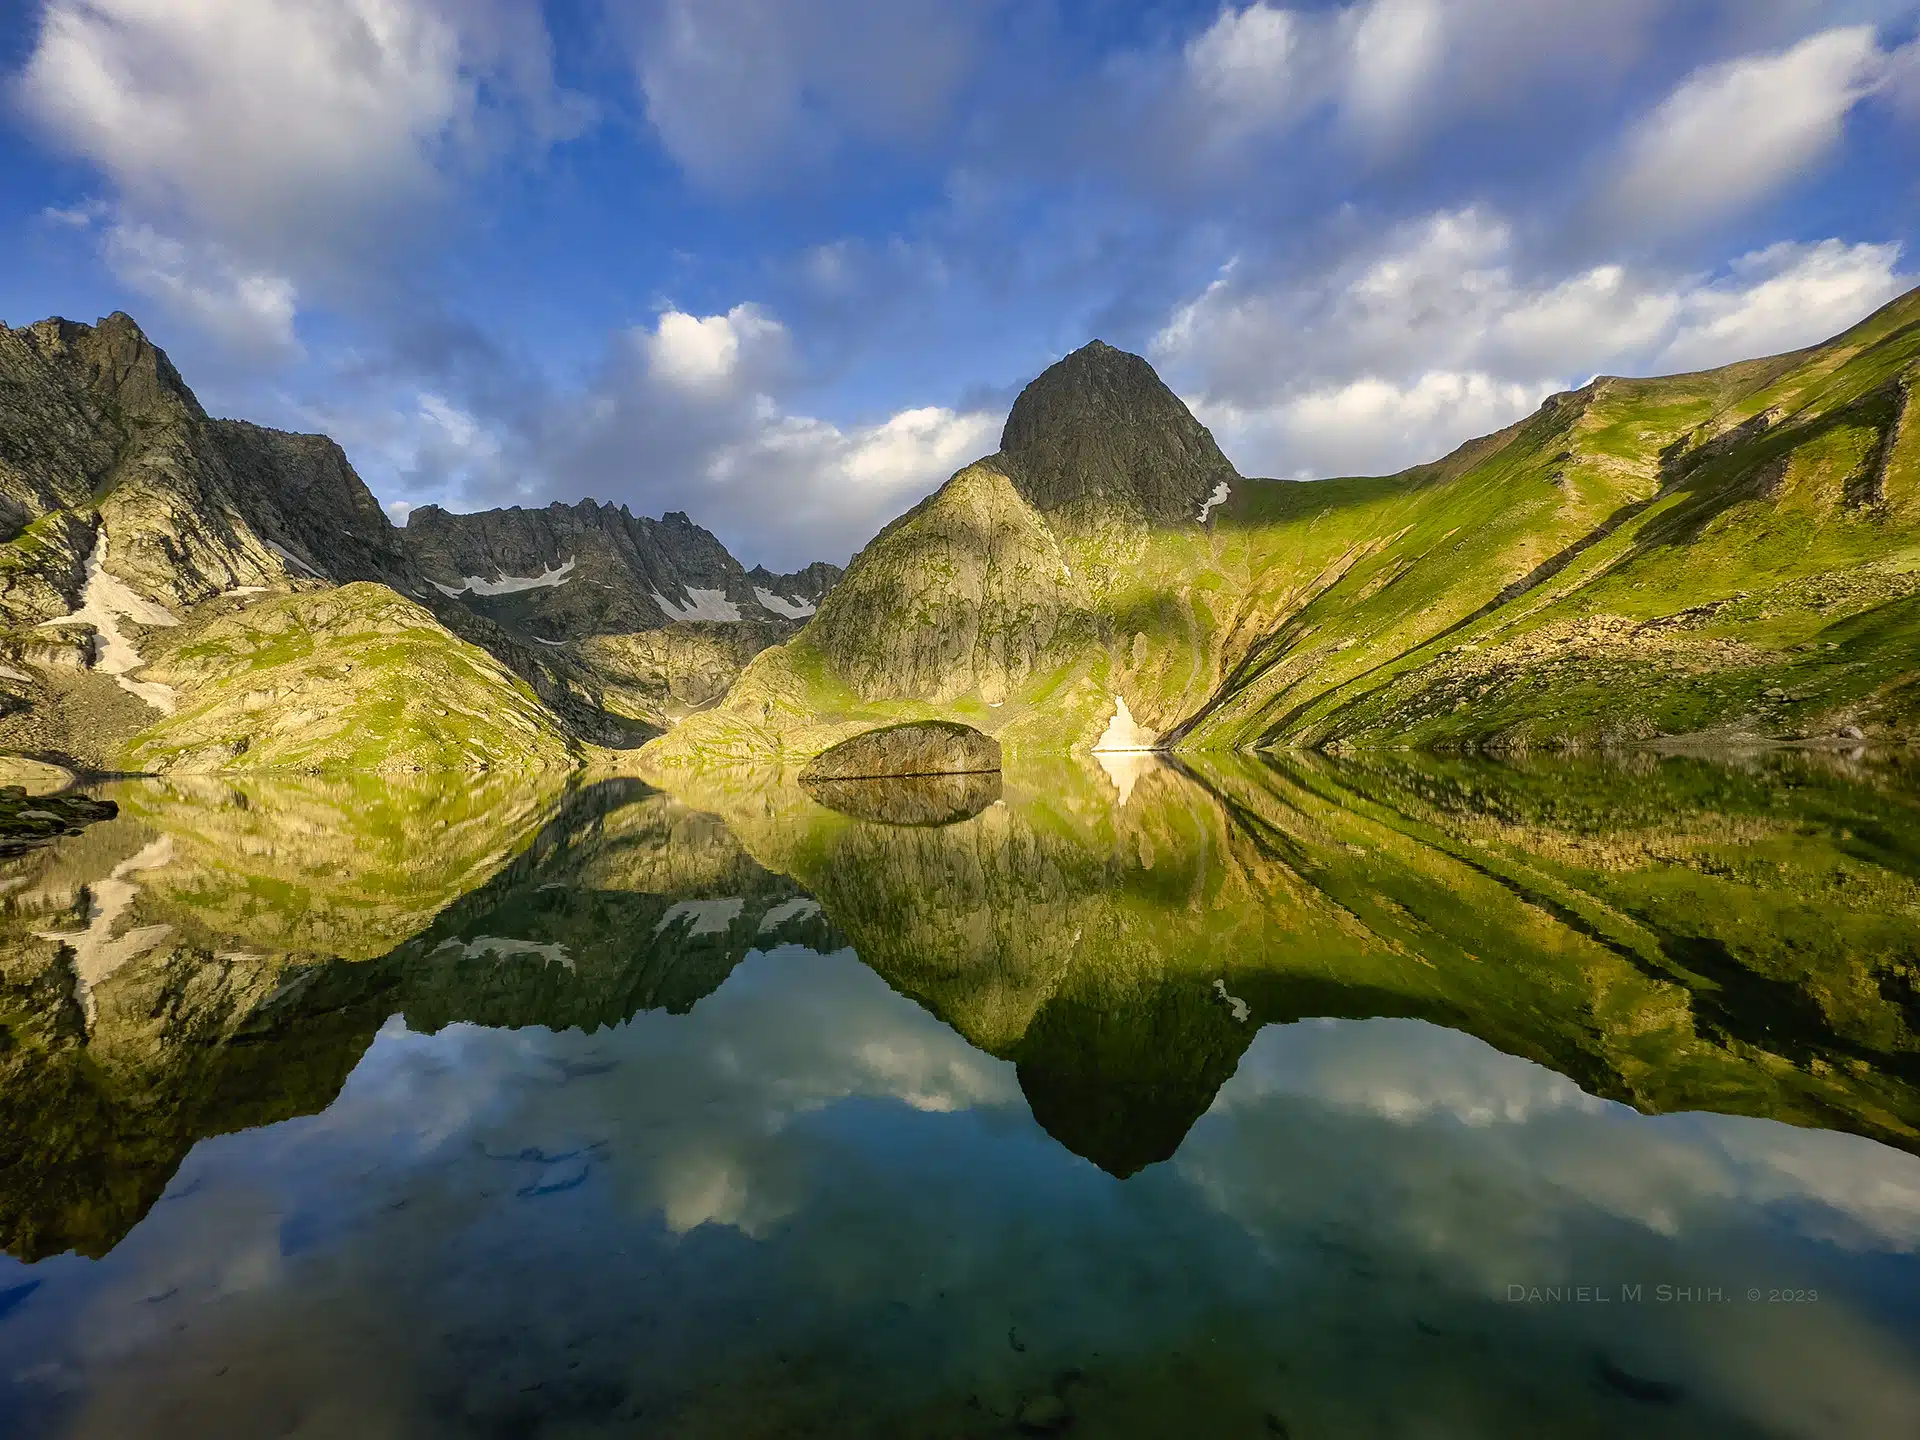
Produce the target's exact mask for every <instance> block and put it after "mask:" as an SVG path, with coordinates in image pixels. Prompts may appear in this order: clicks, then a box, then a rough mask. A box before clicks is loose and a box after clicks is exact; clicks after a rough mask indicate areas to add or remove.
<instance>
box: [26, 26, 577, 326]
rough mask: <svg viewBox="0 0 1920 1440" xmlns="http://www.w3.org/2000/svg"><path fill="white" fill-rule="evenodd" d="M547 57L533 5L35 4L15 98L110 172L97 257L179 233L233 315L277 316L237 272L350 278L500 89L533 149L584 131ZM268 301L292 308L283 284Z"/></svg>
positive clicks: (430, 197)
mask: <svg viewBox="0 0 1920 1440" xmlns="http://www.w3.org/2000/svg"><path fill="white" fill-rule="evenodd" d="M550 50H551V47H550V44H549V42H548V40H547V36H546V32H545V29H544V26H543V24H542V23H541V21H540V18H539V11H538V8H537V6H535V5H533V4H532V3H531V0H475V3H471V4H461V5H457V6H456V5H451V4H446V3H443V0H49V3H48V4H47V6H46V9H45V11H44V13H43V16H42V19H41V24H40V29H39V33H38V36H37V40H36V43H35V45H34V48H33V51H32V53H31V55H30V56H29V58H28V60H27V62H26V65H25V68H24V69H23V71H22V72H21V73H20V75H19V76H18V78H17V91H18V95H19V98H20V101H21V103H22V105H23V107H24V109H25V110H26V112H27V113H28V115H29V116H31V117H32V118H33V119H34V120H35V121H36V122H37V123H38V124H39V126H40V127H41V128H42V129H43V130H44V131H45V132H46V133H47V134H48V135H49V136H51V137H52V138H53V139H54V140H55V141H56V142H57V143H58V144H60V145H61V146H63V147H64V148H66V149H67V150H69V151H71V152H73V153H75V154H78V155H80V156H82V157H84V158H86V159H87V160H89V161H91V162H93V163H94V164H95V165H97V166H98V167H99V168H100V170H101V171H102V172H103V173H104V174H105V175H106V176H107V177H108V179H109V180H110V182H111V184H112V187H113V190H114V192H115V200H114V209H115V212H116V213H117V214H118V215H119V216H121V217H122V219H123V221H124V222H125V223H124V225H123V226H122V227H121V228H120V229H119V230H115V231H110V232H108V236H107V243H108V260H109V263H110V264H113V263H115V262H114V257H113V247H114V245H115V243H116V241H115V239H114V237H115V236H116V235H118V236H119V237H120V238H119V241H118V242H117V243H119V245H120V246H121V248H122V250H123V251H125V252H127V253H128V254H132V255H134V256H135V257H136V258H135V260H133V261H130V262H128V263H132V264H144V263H145V262H142V261H139V260H138V259H137V256H138V255H139V254H140V253H144V252H151V251H153V250H154V248H155V245H156V242H155V241H154V240H153V239H152V238H151V237H152V236H154V235H166V236H173V237H179V238H178V243H179V244H181V245H183V246H185V247H187V249H188V250H189V251H200V250H204V251H205V252H206V253H209V254H212V253H218V254H220V255H223V256H226V257H228V260H227V261H226V262H222V263H227V264H230V265H231V266H232V267H233V268H234V270H235V271H236V274H238V275H240V276H241V277H242V278H241V280H240V282H239V283H238V284H237V287H236V288H237V289H238V290H239V291H241V292H245V293H243V294H242V298H241V299H240V301H239V310H238V313H241V314H247V313H255V312H258V313H260V314H269V313H271V314H273V315H274V316H276V318H275V319H274V321H273V323H275V324H277V323H279V322H278V319H277V314H278V309H277V307H278V304H279V302H278V300H276V301H274V302H273V303H267V301H266V300H265V298H264V296H263V294H262V292H261V291H260V290H259V287H258V286H257V285H251V286H250V284H249V283H248V281H249V277H256V276H259V275H262V274H267V273H271V274H276V275H282V274H284V275H293V276H295V277H296V278H299V277H308V278H312V279H317V280H320V281H324V282H333V283H348V282H350V281H351V280H352V279H353V278H354V276H353V273H352V272H354V271H355V268H356V267H357V266H360V267H363V266H364V262H365V260H366V258H367V256H368V255H369V254H370V253H372V252H378V251H379V250H381V249H382V248H383V247H384V246H385V245H386V244H387V243H388V242H389V241H391V240H392V239H393V237H394V236H395V235H396V234H398V233H401V232H402V231H404V230H405V228H406V226H405V221H406V218H407V217H408V216H409V215H413V214H416V213H418V212H420V211H421V210H422V209H423V208H424V207H427V206H430V205H432V204H433V203H435V202H436V201H438V200H441V199H443V198H444V197H445V196H446V194H447V193H448V192H449V188H450V187H449V179H448V173H449V170H450V169H451V168H454V167H457V166H458V165H460V164H462V163H464V162H465V161H466V160H467V159H470V158H471V157H472V156H473V155H474V154H475V153H476V150H477V148H479V147H481V145H482V142H483V141H485V140H487V139H488V138H489V124H488V119H489V113H490V109H489V107H491V106H498V105H499V104H501V103H503V97H506V100H507V101H508V102H510V103H511V105H512V107H513V109H514V112H515V123H516V126H517V127H518V128H519V129H520V130H524V131H526V132H527V133H529V134H532V135H533V136H535V137H536V138H539V139H551V138H553V137H555V136H558V135H560V134H564V133H569V132H570V131H571V130H572V129H577V128H578V126H579V125H580V124H581V123H583V121H584V118H585V114H584V111H583V110H582V109H581V102H578V101H577V100H575V99H574V98H573V97H568V96H565V95H563V94H561V93H559V92H558V91H556V90H555V89H554V88H553V85H552V78H551V69H550ZM496 128H497V127H496ZM115 268H116V269H118V268H119V266H118V265H117V264H116V266H115ZM161 268H162V269H163V270H165V271H166V272H167V273H175V272H177V271H178V270H179V268H180V267H179V266H178V265H177V264H171V263H169V264H168V265H165V266H162V267H161ZM142 273H145V272H144V271H143V272H142ZM361 278H364V277H361ZM223 284H224V282H222V284H216V285H213V286H211V287H206V286H194V285H186V286H185V287H184V290H187V291H191V290H200V289H209V290H210V291H212V292H217V291H219V290H221V289H222V288H223ZM156 286H157V288H159V289H162V290H169V289H171V290H175V291H179V290H182V289H183V287H181V286H171V285H170V284H162V283H160V282H154V285H153V286H149V287H147V289H146V293H154V288H155V287H156ZM302 288H305V287H304V285H303V286H302ZM278 293H279V294H280V295H281V296H282V297H283V298H284V299H285V300H286V301H287V302H288V303H289V304H290V302H291V300H292V295H293V291H292V288H291V284H290V283H289V285H288V286H287V287H285V288H283V289H282V290H281V291H280V292H278ZM187 310H188V312H189V313H191V314H193V315H195V316H196V317H202V318H205V319H207V320H208V321H209V322H210V324H211V326H212V329H213V331H214V333H216V334H220V335H232V334H235V333H246V334H249V335H250V334H251V333H252V332H253V330H254V329H257V328H258V327H257V326H253V327H251V328H250V327H249V326H248V325H241V326H239V327H236V325H235V323H234V318H233V317H234V315H235V313H236V311H235V307H234V306H233V305H231V304H224V303H211V302H210V301H208V300H206V299H201V300H198V301H195V302H194V303H192V304H190V305H188V306H187Z"/></svg>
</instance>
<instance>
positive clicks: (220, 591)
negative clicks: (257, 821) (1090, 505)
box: [0, 314, 839, 768]
mask: <svg viewBox="0 0 1920 1440" xmlns="http://www.w3.org/2000/svg"><path fill="white" fill-rule="evenodd" d="M0 535H4V536H5V537H6V539H5V542H4V543H3V544H0V710H4V711H6V712H7V713H6V714H5V716H4V718H0V746H4V747H6V748H10V749H16V750H25V751H29V752H34V753H41V754H46V755H48V756H49V757H52V758H60V757H65V758H68V759H75V760H79V761H81V762H83V763H87V764H92V765H115V764H122V763H127V762H128V760H129V759H130V758H136V759H137V762H138V763H141V764H161V765H170V766H175V767H178V766H185V767H186V768H208V767H216V768H227V767H230V766H231V765H233V764H254V765H258V764H276V763H293V764H297V765H302V766H326V765H330V764H340V763H345V762H348V761H353V762H355V763H361V762H364V761H366V760H367V759H368V758H369V757H370V756H371V757H372V758H376V759H387V758H390V759H391V761H392V762H393V763H394V764H396V765H402V766H405V767H407V768H411V767H413V766H415V765H421V764H427V765H440V764H449V763H451V764H466V763H471V761H472V760H473V759H474V756H475V754H476V750H475V747H476V745H477V746H478V747H479V750H480V751H481V752H486V753H487V754H489V755H490V756H491V757H492V758H496V759H506V758H510V757H514V756H519V757H520V758H523V759H524V758H532V757H535V756H536V755H537V756H538V757H539V758H542V759H544V760H554V759H556V758H558V759H564V758H566V757H567V756H568V755H569V754H570V753H572V752H573V751H575V750H577V743H578V742H579V741H582V740H585V741H598V742H601V743H606V744H630V743H633V742H635V741H638V740H641V739H645V738H646V737H647V736H649V735H652V734H655V733H658V731H659V730H660V729H661V728H663V727H664V726H666V725H667V724H669V723H671V721H672V720H673V719H675V718H677V717H678V716H679V715H681V714H684V713H687V712H688V711H689V710H691V709H694V708H697V707H699V706H702V705H706V704H711V703H712V702H713V701H714V700H716V699H718V698H719V697H720V696H721V695H722V694H723V693H724V692H725V690H726V687H727V685H728V683H730V681H731V680H732V678H733V677H734V675H735V674H737V673H738V671H739V669H740V667H741V666H742V665H743V664H744V663H745V662H746V660H747V659H748V658H750V657H751V656H752V655H753V654H754V653H755V652H757V651H758V650H760V649H762V648H764V647H765V646H767V645H769V644H773V643H775V642H777V641H779V640H782V639H784V638H786V637H787V636H788V635H790V634H791V633H792V632H793V631H794V630H796V629H797V628H798V627H799V625H800V624H801V623H802V622H803V621H804V620H805V619H806V618H807V617H808V616H810V615H811V614H812V613H813V611H814V608H815V606H816V605H817V604H818V603H819V601H820V599H821V598H822V597H823V596H824V595H825V593H826V592H827V590H828V589H829V588H830V587H831V586H832V585H833V583H834V581H835V580H837V579H838V577H839V570H838V569H837V568H836V567H834V566H832V565H825V564H820V565H813V566H809V567H808V568H807V569H805V570H802V571H800V572H798V573H797V574H794V575H774V574H771V573H769V572H767V571H765V570H763V569H756V570H753V571H748V570H746V569H745V568H744V567H742V566H741V564H740V563H739V562H738V561H737V560H735V559H734V558H733V556H732V555H730V554H728V553H727V550H726V547H725V546H723V545H722V544H721V543H720V542H719V541H718V540H717V539H716V538H715V537H714V536H713V535H712V534H710V533H709V532H707V531H705V530H703V529H701V528H700V527H699V526H697V525H695V524H693V522H692V521H691V520H689V519H688V518H687V517H686V516H685V515H682V514H674V515H668V516H666V517H665V518H663V519H660V520H651V519H642V518H635V517H634V516H632V515H630V514H628V513H627V511H626V510H625V509H624V508H620V509H616V508H614V507H611V506H601V505H597V504H595V503H594V502H593V501H591V500H587V501H582V502H581V503H580V504H578V505H574V506H566V505H558V504H556V505H553V506H550V507H548V508H547V509H544V510H531V511H529V510H521V509H518V508H515V509H511V510H492V511H486V512H483V513H478V514H470V515H455V514H450V513H448V512H446V511H444V510H441V509H439V508H437V507H431V506H429V507H426V508H423V509H421V510H419V511H417V512H415V513H414V514H413V516H412V517H411V523H410V524H409V525H408V526H407V527H405V528H397V527H395V526H394V525H393V524H392V523H391V522H390V521H389V520H388V518H387V516H386V514H385V513H384V512H383V511H382V510H381V508H380V505H379V503H378V502H377V501H376V500H375V499H374V496H373V495H372V493H371V492H370V491H369V490H368V489H367V487H366V486H365V484H363V483H362V482H361V480H360V478H359V476H358V475H356V474H355V473H354V471H353V468H352V466H351V465H350V464H349V463H348V461H347V458H346V456H345V455H344V454H343V453H342V452H341V450H340V448H339V447H338V446H337V445H335V444H334V443H333V442H332V441H331V440H328V439H327V438H326V437H324V436H317V435H289V434H284V433H282V432H279V431H275V430H267V429H263V428H261V427H259V426H256V425H249V424H246V423H244V422H241V421H234V420H220V419H215V418H212V417H210V416H209V415H207V413H206V412H205V410H203V409H202V408H201V406H200V404H199V402H198V401H197V400H196V399H195V398H194V395H193V393H192V391H191V390H189V389H188V388H187V386H186V384H185V383H184V382H183V381H182V380H181V378H180V376H179V374H178V372H177V371H176V370H175V369H174V367H173V365H172V364H171V363H170V362H169V361H168V360H167V357H166V355H165V354H164V352H162V351H161V350H159V349H158V348H157V347H156V346H154V345H153V344H152V342H151V341H149V340H148V339H147V337H146V336H145V335H144V334H142V333H141V331H140V329H139V327H138V326H137V325H136V324H135V323H134V322H133V320H131V319H130V318H129V317H127V316H125V315H120V314H116V315H113V316H110V317H108V318H107V319H105V320H103V321H101V322H100V323H99V324H98V325H97V326H86V325H78V324H73V323H71V322H68V321H65V320H46V321H42V322H40V323H39V324H36V325H29V326H26V327H25V328H22V329H17V330H14V329H8V328H6V327H4V326H0ZM323 595H324V596H325V598H324V599H322V596H323ZM401 597H404V599H402V598H401ZM295 633H298V634H299V635H300V637H301V643H300V644H299V646H297V647H296V648H298V649H299V651H300V653H299V654H298V655H293V654H291V653H288V654H282V653H279V651H280V650H281V649H285V648H286V647H285V646H280V647H278V648H276V647H275V646H273V645H269V644H266V643H265V642H264V640H263V636H265V635H268V634H272V635H276V636H283V637H284V636H288V635H292V634H295ZM398 635H404V636H405V637H406V641H407V643H405V644H404V645H401V646H399V647H395V646H394V645H391V644H377V643H376V644H371V645H370V644H368V643H367V642H368V640H369V638H370V637H377V636H386V637H388V638H389V639H391V638H393V637H395V636H398ZM469 647H477V650H478V651H480V652H484V654H468V653H467V651H468V649H469ZM336 652H337V653H336ZM387 652H395V653H387ZM354 655H359V656H361V657H362V661H363V662H366V663H362V664H359V665H356V662H355V660H354V659H353V658H352V656H354ZM369 664H370V665H371V667H372V668H373V669H374V670H384V671H386V672H388V673H385V674H384V675H381V676H379V677H378V679H379V680H380V681H381V682H382V683H380V684H378V685H377V686H373V685H371V684H370V682H372V681H373V680H374V679H375V678H376V677H374V676H373V675H370V674H369V673H368V665H369ZM289 665H296V667H297V673H295V671H292V670H289V668H288V667H289ZM448 667H451V670H449V669H448ZM442 672H446V673H442ZM453 672H458V673H457V674H456V673H453ZM356 677H357V678H356ZM432 680H438V681H441V682H444V683H446V684H448V685H451V686H452V687H453V689H452V694H453V698H455V699H456V700H457V701H458V703H456V704H454V705H453V706H452V707H449V706H448V705H447V704H445V703H440V702H444V701H445V700H446V699H448V698H449V697H448V695H446V694H442V695H441V696H440V697H439V701H435V700H434V697H433V695H432V693H430V692H431V687H430V686H429V685H428V684H427V683H426V682H429V681H432ZM515 689H519V690H521V691H523V692H526V693H524V694H522V695H521V696H519V697H517V698H516V699H515V700H513V701H509V700H508V699H507V698H506V692H508V691H512V690H515ZM396 705H397V706H398V710H397V711H395V713H392V714H387V713H384V711H394V710H395V706H396ZM463 709H465V710H470V711H473V712H474V714H473V716H472V717H470V718H469V719H468V720H466V721H465V722H461V721H460V720H459V718H458V716H459V712H460V711H461V710H463ZM496 709H499V710H504V711H506V712H514V711H517V710H518V711H524V712H525V714H524V716H523V718H524V720H525V721H526V723H527V724H528V725H530V726H531V727H532V729H531V731H530V732H529V731H527V730H525V729H523V728H521V727H515V726H506V727H502V726H500V725H499V724H497V723H496V722H495V721H494V719H493V718H492V717H491V716H490V714H489V713H488V712H490V711H493V710H496ZM436 712H437V713H436ZM296 713H306V714H307V715H308V717H309V718H307V719H306V720H303V721H299V722H296V723H293V724H290V725H289V724H284V723H278V728H277V729H276V728H274V725H273V724H270V723H269V722H276V723H277V722H285V721H286V720H287V718H288V717H289V716H290V715H293V714H296ZM156 722H157V723H156ZM242 722H244V724H242ZM237 724H239V725H241V729H240V730H239V731H236V732H235V733H231V734H229V733H227V732H229V731H235V726H236V725H237ZM150 731H151V732H153V733H148V732H150ZM529 734H531V735H534V736H537V737H539V739H540V740H542V741H544V742H545V743H544V744H540V745H533V746H532V747H531V748H529V746H528V737H529ZM136 735H138V736H140V737H141V739H140V741H139V742H138V743H136V744H135V745H134V746H133V748H132V749H131V750H129V749H128V742H129V741H130V740H132V738H133V737H134V736H136ZM242 740H245V741H247V742H248V743H246V744H245V745H240V744H239V743H238V742H240V741H242ZM350 742H351V743H350ZM370 745H371V749H370V748H369V746H370Z"/></svg>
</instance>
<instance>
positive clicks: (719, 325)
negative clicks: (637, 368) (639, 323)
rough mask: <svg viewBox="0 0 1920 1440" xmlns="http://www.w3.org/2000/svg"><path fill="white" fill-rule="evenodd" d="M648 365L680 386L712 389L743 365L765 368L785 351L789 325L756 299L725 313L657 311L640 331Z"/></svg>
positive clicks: (735, 377) (727, 382)
mask: <svg viewBox="0 0 1920 1440" xmlns="http://www.w3.org/2000/svg"><path fill="white" fill-rule="evenodd" d="M640 343H641V344H643V345H644V346H645V348H646V353H647V364H648V368H649V369H650V370H651V371H652V373H653V374H654V376H656V377H657V378H658V379H661V380H663V381H665V382H666V383H667V384H669V385H672V386H675V387H677V388H679V389H683V390H692V391H699V392H707V393H711V392H715V391H723V390H727V389H730V388H732V387H733V386H734V385H736V384H737V383H739V381H740V380H741V379H742V378H743V370H746V371H753V370H763V369H764V368H765V367H766V365H767V364H769V363H777V361H778V360H779V358H780V357H781V356H782V355H783V354H784V351H785V348H786V343H787V331H786V327H785V326H783V325H782V324H781V323H780V322H779V321H778V320H775V319H774V318H773V317H772V316H771V315H769V314H768V313H767V312H766V311H765V310H763V309H761V308H760V307H759V306H758V305H754V304H751V303H748V304H741V305H736V306H734V307H733V308H732V309H731V310H729V311H728V312H727V313H726V314H724V315H707V316H693V315H689V314H686V313H685V312H684V311H680V310H669V311H667V312H666V313H664V314H663V315H661V317H660V319H659V322H658V324H657V325H656V326H655V328H654V329H653V331H652V332H651V333H643V334H642V335H641V336H640Z"/></svg>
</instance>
